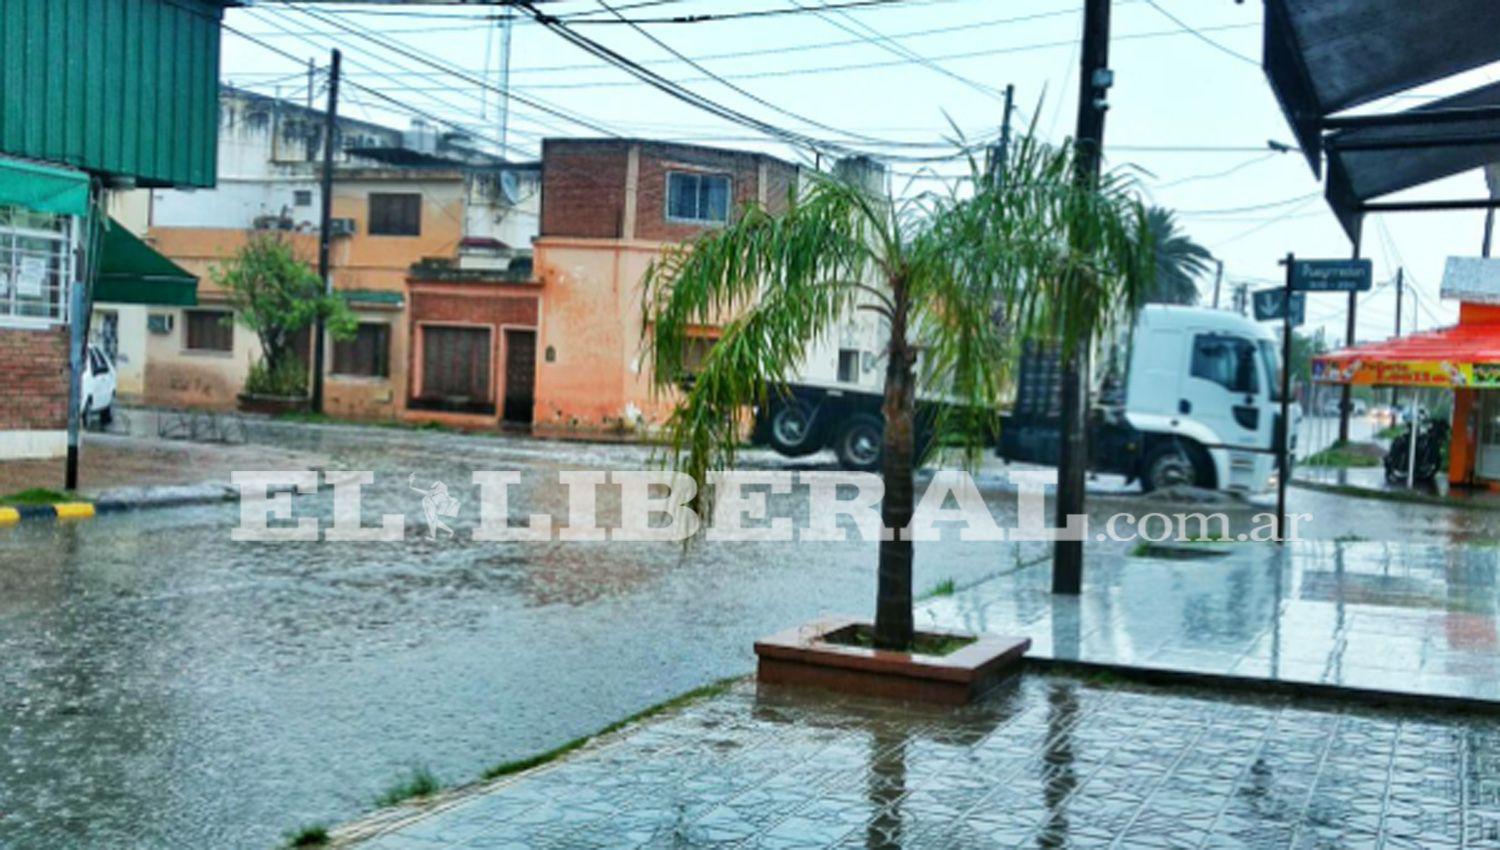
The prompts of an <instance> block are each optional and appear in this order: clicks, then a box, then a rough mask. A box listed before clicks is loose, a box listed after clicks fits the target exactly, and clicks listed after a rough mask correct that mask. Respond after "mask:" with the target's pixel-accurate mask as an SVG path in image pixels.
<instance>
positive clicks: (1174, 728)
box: [360, 673, 1500, 850]
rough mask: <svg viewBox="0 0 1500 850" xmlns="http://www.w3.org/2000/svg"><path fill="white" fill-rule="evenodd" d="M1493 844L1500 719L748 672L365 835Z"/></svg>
mask: <svg viewBox="0 0 1500 850" xmlns="http://www.w3.org/2000/svg"><path fill="white" fill-rule="evenodd" d="M1021 846H1026V847H1104V846H1117V847H1130V848H1135V847H1143V848H1144V847H1298V848H1301V847H1330V848H1332V847H1392V848H1399V847H1471V848H1484V847H1500V720H1497V719H1492V718H1474V717H1457V716H1454V715H1446V716H1429V717H1416V716H1412V715H1411V714H1410V713H1402V714H1399V715H1397V714H1390V713H1385V712H1379V711H1369V710H1359V709H1354V708H1350V707H1348V706H1344V705H1339V704H1330V703H1313V702H1295V701H1289V700H1287V699H1284V698H1244V697H1236V698H1230V697H1225V696H1223V695H1214V694H1209V693H1203V692H1193V691H1184V690H1178V689H1171V690H1164V691H1163V690H1140V689H1136V688H1133V687H1128V686H1112V685H1097V684H1088V683H1085V682H1083V681H1081V680H1078V679H1074V678H1069V677H1062V676H1056V675H1050V674H1035V673H1030V674H1026V675H1024V676H1023V677H1019V678H1017V679H1014V680H1012V681H1011V682H1010V683H1009V684H1007V685H1005V686H1003V687H1002V688H1001V689H1000V690H999V691H997V692H996V694H995V695H994V696H992V697H991V698H990V699H988V700H986V701H984V702H982V703H980V704H978V705H975V706H971V707H968V708H965V709H961V710H952V709H948V710H935V709H923V708H920V707H914V706H911V705H903V704H899V703H890V702H867V701H861V700H853V699H847V698H835V697H831V696H830V695H828V694H824V693H817V692H807V691H798V690H786V689H772V688H764V687H763V688H760V689H757V688H756V686H755V685H754V684H753V683H750V682H748V681H747V682H746V683H744V684H742V685H739V686H737V687H735V688H734V689H733V690H732V691H731V692H730V693H729V694H727V695H725V696H722V697H719V698H715V699H712V700H709V701H707V702H703V703H699V704H697V705H694V706H690V707H688V708H686V709H683V710H681V711H679V712H677V713H675V714H672V715H670V716H667V717H666V718H664V719H661V720H657V721H654V722H650V723H647V724H645V725H643V726H639V727H636V728H634V729H632V730H628V731H627V732H625V733H623V734H622V735H621V736H619V737H618V738H616V739H614V740H612V741H610V742H608V743H605V744H603V745H601V746H597V747H592V748H589V749H586V750H584V751H582V752H580V753H579V754H577V755H575V756H574V757H571V758H569V759H567V760H566V761H564V762H562V763H560V764H557V765H555V766H553V767H550V768H545V769H542V770H539V771H535V772H533V773H531V774H527V775H524V776H521V777H519V778H516V779H514V780H511V781H509V782H506V783H502V784H500V785H498V786H495V787H492V788H490V789H488V790H486V791H484V792H483V793H478V794H475V795H473V796H470V797H468V798H466V799H465V800H463V801H461V802H459V803H458V804H456V805H453V806H451V807H448V808H446V809H444V810H442V811H440V812H438V813H437V814H434V815H432V816H429V817H427V818H424V819H421V820H416V821H414V822H410V823H408V824H407V825H406V826H405V827H403V828H400V829H398V830H397V831H395V832H390V833H387V834H384V835H381V836H378V837H375V838H373V839H372V840H370V841H368V842H366V843H363V844H361V845H360V847H362V848H364V850H419V849H420V850H434V848H473V849H474V850H478V848H587V847H610V848H624V847H762V848H812V847H837V848H854V847H861V848H879V850H894V848H905V850H920V848H988V847H1021Z"/></svg>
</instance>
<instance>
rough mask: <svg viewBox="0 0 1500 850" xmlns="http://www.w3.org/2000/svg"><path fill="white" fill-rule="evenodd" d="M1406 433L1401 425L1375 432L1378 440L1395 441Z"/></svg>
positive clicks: (1388, 426)
mask: <svg viewBox="0 0 1500 850" xmlns="http://www.w3.org/2000/svg"><path fill="white" fill-rule="evenodd" d="M1405 433H1406V429H1405V428H1404V427H1402V426H1400V425H1387V426H1385V427H1384V428H1381V429H1380V430H1379V431H1376V432H1375V438H1376V439H1377V440H1394V439H1396V438H1397V437H1399V436H1401V435H1402V434H1405Z"/></svg>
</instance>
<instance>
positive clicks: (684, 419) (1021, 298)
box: [642, 136, 1154, 650]
mask: <svg viewBox="0 0 1500 850" xmlns="http://www.w3.org/2000/svg"><path fill="white" fill-rule="evenodd" d="M969 165H970V176H969V178H968V179H967V180H966V181H965V182H966V184H967V185H966V186H965V187H963V191H960V189H959V188H954V189H952V190H950V192H949V193H948V194H946V195H925V196H922V197H919V198H915V199H910V200H905V201H899V202H897V201H892V200H891V199H889V198H887V197H884V196H882V195H877V194H875V193H873V192H871V191H870V189H869V188H867V187H865V186H863V185H861V184H860V183H859V182H858V181H857V180H850V179H841V178H838V177H834V176H830V175H826V174H812V175H810V177H809V180H808V182H809V184H810V185H807V186H805V187H803V188H802V189H801V190H800V191H796V192H794V193H793V194H792V195H791V196H789V198H788V209H787V211H786V212H785V213H783V214H780V215H772V214H770V213H769V212H767V211H766V210H765V209H764V208H762V207H759V206H756V205H750V206H747V207H745V208H744V209H742V210H740V211H739V214H738V216H737V217H736V219H735V220H734V221H732V222H731V223H730V224H729V225H727V226H726V227H724V228H722V229H719V230H714V231H711V232H708V233H706V234H705V235H703V236H702V237H700V238H699V239H697V240H696V241H694V242H692V243H689V244H687V245H682V246H678V247H675V248H671V249H668V250H667V251H666V253H665V254H664V255H663V256H662V257H661V258H659V259H658V260H657V261H656V262H654V263H653V264H652V266H651V268H650V269H649V271H648V272H647V274H646V278H645V283H644V285H645V293H644V298H643V310H644V312H645V315H644V317H643V318H644V320H645V322H644V327H645V331H644V336H643V340H642V342H643V346H644V348H645V350H646V352H647V356H648V358H649V361H650V364H651V369H652V375H653V380H654V381H655V382H656V384H657V386H658V387H659V388H660V389H661V390H663V391H666V392H676V391H679V389H681V391H682V392H683V395H682V397H681V399H680V402H679V403H678V404H677V405H676V407H675V410H674V412H673V413H672V414H671V416H670V417H669V418H668V420H667V422H666V423H665V437H666V438H667V439H666V445H667V451H668V453H669V458H670V460H671V462H672V463H673V465H674V466H675V468H676V469H677V470H679V471H681V472H684V473H686V474H688V475H690V476H691V477H692V478H693V479H694V480H695V481H696V482H697V483H698V486H699V493H700V494H701V493H703V492H705V491H704V489H703V488H704V486H705V484H706V479H707V476H708V474H709V473H711V472H713V471H716V470H721V469H726V468H729V467H732V466H733V465H734V460H735V454H736V450H737V448H738V446H739V443H740V439H741V436H742V426H743V424H744V413H745V411H746V410H747V409H749V407H750V406H751V405H754V404H762V403H764V402H765V401H766V399H767V394H768V393H774V392H780V391H781V390H780V389H779V388H780V387H784V386H785V385H786V383H787V382H789V381H790V380H791V379H792V376H793V373H794V371H795V370H796V369H798V368H799V366H800V365H801V364H802V362H803V361H804V358H805V356H806V354H807V352H808V349H809V348H810V347H811V345H812V344H813V343H814V342H815V341H816V340H818V339H820V338H826V336H827V335H829V334H830V333H832V332H834V331H835V329H836V328H837V325H838V323H840V322H841V321H843V320H845V319H846V318H847V317H849V316H851V315H853V313H854V312H855V311H870V312H873V313H875V314H876V315H877V316H879V318H880V320H881V322H882V325H883V328H884V330H885V331H886V332H887V334H888V336H887V341H886V358H885V363H886V369H885V387H884V402H883V407H882V410H883V413H884V420H885V422H884V433H883V435H882V453H881V460H880V463H881V475H882V477H883V479H884V484H885V495H884V498H883V499H882V503H881V513H882V520H883V524H884V527H885V528H889V529H905V528H907V527H908V526H909V524H910V522H911V519H912V513H913V489H914V486H913V472H914V469H915V468H916V466H917V464H918V463H919V462H920V460H921V458H920V457H919V456H918V447H917V430H918V424H917V422H916V407H917V396H918V393H919V392H922V391H926V392H927V393H930V394H932V395H934V396H936V395H938V394H941V396H942V397H943V398H944V399H945V400H947V401H948V402H950V403H947V404H944V405H941V406H940V408H939V410H938V412H937V414H936V416H935V419H934V421H933V424H932V428H933V431H934V435H933V437H934V438H933V439H932V440H931V441H930V442H929V443H928V445H954V444H958V445H962V446H964V447H965V448H966V449H967V452H966V457H967V458H968V460H969V461H970V462H971V463H973V462H976V461H977V460H978V457H979V454H980V452H981V451H982V449H983V448H984V447H985V446H986V445H989V444H990V441H992V440H993V439H994V433H995V432H994V427H995V421H996V420H995V415H994V411H995V410H996V409H997V408H998V407H999V404H1000V403H1001V400H1002V399H1001V393H1002V391H1003V389H1004V388H1005V387H1006V386H1007V385H1008V375H1009V372H1010V369H1011V367H1012V365H1013V364H1014V363H1015V362H1016V360H1017V357H1018V354H1019V349H1020V344H1021V342H1022V341H1024V340H1028V339H1029V340H1037V339H1046V340H1050V341H1052V342H1054V343H1055V344H1056V345H1057V346H1058V348H1059V349H1060V350H1061V352H1062V353H1063V356H1070V355H1071V354H1072V353H1073V352H1074V351H1075V350H1079V349H1080V348H1081V347H1082V346H1083V345H1086V344H1087V341H1088V340H1089V339H1091V338H1093V337H1095V336H1098V335H1102V334H1104V333H1106V332H1107V330H1108V329H1109V328H1110V327H1111V326H1112V325H1114V323H1116V322H1120V321H1124V322H1128V321H1130V320H1131V318H1132V316H1133V313H1134V310H1135V309H1136V308H1137V307H1138V306H1139V304H1140V297H1139V296H1140V293H1142V292H1143V291H1144V286H1145V284H1146V283H1147V282H1148V281H1149V280H1150V277H1151V273H1152V264H1153V262H1154V260H1153V258H1152V256H1151V253H1150V251H1151V243H1150V240H1149V238H1148V231H1147V230H1146V211H1145V208H1144V206H1143V205H1142V204H1141V203H1140V202H1139V200H1138V199H1137V196H1136V193H1135V191H1134V184H1133V183H1131V182H1130V181H1129V180H1128V179H1127V178H1126V177H1124V176H1122V175H1121V174H1120V173H1119V172H1112V173H1110V174H1106V175H1104V176H1103V178H1102V179H1101V180H1100V183H1099V186H1098V187H1097V188H1095V187H1092V186H1089V185H1088V184H1087V183H1086V182H1085V181H1080V180H1079V179H1078V177H1077V169H1076V164H1075V160H1074V155H1073V150H1072V145H1070V144H1069V145H1064V146H1062V147H1052V146H1049V145H1047V144H1046V143H1044V142H1041V141H1038V140H1036V139H1035V138H1034V137H1032V136H1025V137H1022V138H1021V139H1019V140H1017V143H1016V144H1015V145H1014V146H1013V149H1012V154H1011V157H1010V160H1009V162H1008V163H1007V164H1006V165H1005V166H1004V171H1003V174H1001V175H998V178H999V179H995V178H996V177H997V175H990V174H986V173H984V171H983V169H982V168H981V167H980V166H978V165H977V164H976V163H975V162H974V161H973V160H972V158H971V160H970V163H969ZM726 317H727V318H728V320H727V321H725V319H726ZM720 324H722V326H723V328H722V334H721V336H720V337H719V341H718V342H717V343H716V344H715V345H714V346H713V347H712V348H711V349H709V351H708V352H707V354H706V355H704V356H703V357H702V360H701V361H700V362H699V363H698V364H697V368H696V370H695V372H694V375H693V380H692V381H691V383H690V384H688V385H686V387H685V388H684V387H682V385H681V384H680V383H679V381H678V378H679V376H681V375H683V374H684V367H685V366H686V365H687V362H686V360H685V354H686V353H687V352H688V351H689V350H690V345H689V342H688V341H689V330H690V329H692V328H695V327H701V326H703V325H720ZM919 347H920V351H921V358H920V365H919V363H918V358H917V352H918V349H919ZM896 536H897V537H900V535H899V534H898V535H896ZM913 637H914V629H913V617H912V542H911V541H910V540H902V539H894V540H882V541H881V542H880V547H879V570H878V588H877V592H876V612H875V624H874V634H873V642H874V645H875V646H876V647H878V648H882V649H895V650H907V649H910V647H911V646H912V641H913Z"/></svg>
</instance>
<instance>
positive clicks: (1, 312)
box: [0, 206, 73, 324]
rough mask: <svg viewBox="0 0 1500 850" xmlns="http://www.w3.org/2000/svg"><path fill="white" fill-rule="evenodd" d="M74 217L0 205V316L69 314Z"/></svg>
mask: <svg viewBox="0 0 1500 850" xmlns="http://www.w3.org/2000/svg"><path fill="white" fill-rule="evenodd" d="M72 221H73V220H72V218H71V217H69V216H61V215H51V214H47V213H36V212H32V211H31V210H25V209H21V208H20V207H7V206H0V322H6V321H14V322H17V323H21V324H35V323H40V324H48V323H52V322H65V321H67V320H68V283H69V281H71V280H72V279H73V252H72V250H71V248H72Z"/></svg>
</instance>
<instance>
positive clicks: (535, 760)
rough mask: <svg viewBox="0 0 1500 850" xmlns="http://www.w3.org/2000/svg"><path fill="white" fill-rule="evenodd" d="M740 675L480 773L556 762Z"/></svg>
mask: <svg viewBox="0 0 1500 850" xmlns="http://www.w3.org/2000/svg"><path fill="white" fill-rule="evenodd" d="M742 678H744V677H742V676H731V677H729V678H727V679H720V680H719V681H717V682H713V683H711V684H707V685H704V686H703V687H701V688H694V689H692V690H691V691H688V692H687V693H685V694H678V695H677V696H675V697H672V698H671V699H669V700H666V701H665V702H659V703H657V704H656V705H653V706H651V707H649V708H646V709H643V710H641V711H637V712H636V713H635V714H632V715H630V716H629V717H625V718H622V719H620V720H616V721H615V722H613V723H611V724H609V725H608V726H605V727H604V728H602V729H600V730H599V731H597V732H594V733H593V734H591V735H584V736H582V737H580V738H574V739H573V740H571V741H568V742H567V743H565V744H562V745H560V746H556V747H553V748H552V749H550V750H547V751H546V752H542V753H537V754H536V755H534V756H527V757H526V758H521V759H516V760H514V761H508V762H503V763H501V764H497V765H495V766H494V767H492V768H490V769H489V770H486V771H485V772H484V774H483V778H484V779H487V780H488V779H499V778H501V777H503V776H510V775H512V774H515V773H520V772H522V771H524V770H530V769H532V768H533V767H540V766H541V765H544V764H547V763H548V762H552V761H556V760H557V759H559V758H562V757H563V756H565V755H567V754H568V753H571V752H573V751H574V750H576V749H578V748H579V747H582V746H583V745H584V744H587V743H588V742H589V741H592V740H594V739H595V738H598V737H601V736H604V735H608V734H610V733H612V732H618V731H620V730H621V729H624V728H625V727H626V726H629V725H631V724H632V723H639V722H641V721H642V720H646V719H648V718H651V717H655V716H656V715H658V714H661V713H662V712H664V711H671V710H672V709H674V708H681V707H682V706H685V705H688V704H690V703H694V702H697V701H699V700H703V699H708V698H710V697H716V696H719V695H720V694H722V693H724V692H726V691H728V690H729V689H730V688H732V687H734V684H735V683H736V682H738V681H740V679H742Z"/></svg>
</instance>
